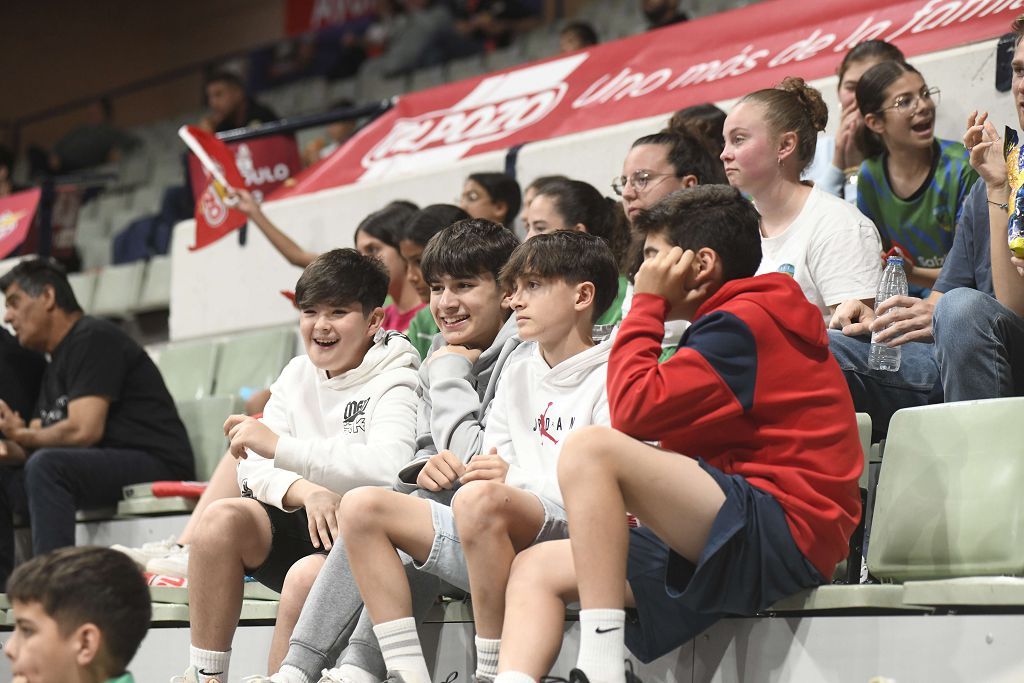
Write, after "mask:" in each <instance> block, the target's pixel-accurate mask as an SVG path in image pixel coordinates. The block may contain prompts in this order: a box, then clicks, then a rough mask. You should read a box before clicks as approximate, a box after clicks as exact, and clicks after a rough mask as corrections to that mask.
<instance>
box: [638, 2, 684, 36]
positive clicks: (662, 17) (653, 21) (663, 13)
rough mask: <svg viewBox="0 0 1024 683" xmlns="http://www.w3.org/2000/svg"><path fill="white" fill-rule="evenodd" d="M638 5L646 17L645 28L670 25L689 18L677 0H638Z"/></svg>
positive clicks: (651, 28)
mask: <svg viewBox="0 0 1024 683" xmlns="http://www.w3.org/2000/svg"><path fill="white" fill-rule="evenodd" d="M640 7H641V9H643V12H644V16H645V17H647V30H648V31H652V30H654V29H656V28H662V27H664V26H671V25H672V24H678V23H681V22H684V21H687V20H689V18H690V17H689V16H688V15H687V14H686V12H684V11H682V10H681V9H679V0H640Z"/></svg>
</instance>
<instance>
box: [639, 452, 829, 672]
mask: <svg viewBox="0 0 1024 683" xmlns="http://www.w3.org/2000/svg"><path fill="white" fill-rule="evenodd" d="M698 463H699V464H700V466H701V468H702V469H703V470H704V471H705V472H707V473H708V474H710V475H711V476H712V477H713V478H714V480H715V481H716V482H717V483H718V485H719V486H720V487H722V491H724V492H725V503H723V505H722V509H721V510H719V512H718V515H717V516H716V517H715V521H714V523H713V524H712V526H711V534H710V536H709V537H708V543H707V545H706V546H705V547H704V550H703V552H702V553H701V556H700V560H699V561H698V562H697V564H696V565H694V564H693V563H692V562H690V561H688V560H687V559H685V558H684V557H682V556H680V555H678V554H677V553H675V552H674V551H673V550H672V549H671V548H669V547H668V546H667V545H666V544H665V543H664V542H663V541H662V540H661V539H659V538H658V537H657V536H655V535H654V533H653V532H651V530H650V529H647V528H640V529H633V530H631V531H630V537H629V559H628V566H627V570H626V572H627V574H626V577H627V580H628V581H629V586H630V588H631V589H632V591H633V597H634V598H635V599H636V619H631V620H629V621H628V622H627V625H626V645H627V646H628V647H629V649H630V651H631V652H632V653H633V654H634V655H635V656H636V657H637V658H638V659H640V660H641V661H643V662H650V661H653V660H655V659H657V658H658V657H660V656H662V655H664V654H666V653H668V652H671V651H672V650H674V649H676V648H677V647H679V646H680V645H682V644H683V643H685V642H687V641H689V640H691V639H693V638H694V637H696V636H697V635H699V634H700V633H701V632H702V631H704V630H705V629H706V628H708V627H709V626H711V625H712V624H713V623H715V622H716V621H718V620H719V619H721V618H722V617H724V616H728V615H738V616H750V615H753V614H756V613H757V612H759V611H761V610H763V609H765V608H766V607H768V606H769V605H771V604H772V603H774V602H776V601H778V600H781V599H782V598H784V597H786V596H788V595H792V594H793V593H796V592H798V591H800V590H803V589H805V588H811V587H814V586H819V585H821V584H823V583H825V579H824V578H822V576H821V574H820V573H819V572H818V570H817V569H815V568H814V565H812V564H811V563H810V562H809V561H808V560H807V559H806V558H805V557H804V555H803V553H802V552H800V549H799V548H798V547H797V545H796V543H795V542H794V541H793V536H792V534H790V531H789V525H788V524H787V523H786V515H785V513H784V512H783V511H782V507H781V506H780V505H779V503H778V502H777V501H776V500H775V498H774V496H772V495H771V494H769V493H766V492H765V491H762V490H761V489H759V488H757V487H755V486H751V485H750V484H749V483H748V482H747V480H746V479H744V478H743V477H741V476H740V475H738V474H725V473H724V472H722V471H721V470H718V469H716V468H714V467H712V466H711V465H708V464H707V463H706V462H704V461H703V460H698Z"/></svg>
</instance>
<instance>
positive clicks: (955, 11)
mask: <svg viewBox="0 0 1024 683" xmlns="http://www.w3.org/2000/svg"><path fill="white" fill-rule="evenodd" d="M1021 6H1024V0H952V1H950V0H929V2H928V4H926V5H925V6H924V7H922V8H921V9H919V10H917V11H916V12H914V16H913V17H911V19H910V21H908V22H907V23H906V24H905V25H904V26H902V27H901V28H899V29H898V30H897V31H896V32H895V33H892V34H890V35H889V36H887V37H886V40H888V41H891V40H893V39H895V38H898V37H899V36H901V35H903V34H904V33H906V32H907V31H910V32H911V33H923V32H924V31H931V30H932V29H936V28H940V27H942V26H949V25H950V24H952V23H953V22H954V21H959V22H961V23H962V22H965V21H968V20H969V19H972V18H974V17H975V16H981V17H985V16H988V15H990V14H995V13H997V12H1005V11H1006V10H1010V9H1020V8H1021Z"/></svg>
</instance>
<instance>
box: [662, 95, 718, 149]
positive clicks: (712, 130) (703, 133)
mask: <svg viewBox="0 0 1024 683" xmlns="http://www.w3.org/2000/svg"><path fill="white" fill-rule="evenodd" d="M666 130H667V131H668V132H670V133H671V132H676V131H682V132H683V133H690V134H692V135H696V136H698V137H701V138H703V139H704V140H706V141H707V143H708V144H709V145H711V146H712V147H713V148H714V151H716V152H718V154H719V155H721V154H722V150H723V149H725V134H724V133H723V131H724V130H725V112H724V111H722V110H721V109H719V108H718V107H716V106H715V105H713V104H711V103H710V102H705V103H704V104H695V105H693V106H692V107H685V108H684V109H680V110H679V111H677V112H676V113H675V114H673V115H672V118H671V119H669V120H668V128H667V129H666Z"/></svg>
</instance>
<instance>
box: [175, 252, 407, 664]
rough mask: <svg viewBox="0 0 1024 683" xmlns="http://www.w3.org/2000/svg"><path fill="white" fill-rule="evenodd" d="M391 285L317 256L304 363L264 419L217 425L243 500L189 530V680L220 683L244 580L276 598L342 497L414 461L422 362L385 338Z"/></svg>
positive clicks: (322, 539)
mask: <svg viewBox="0 0 1024 683" xmlns="http://www.w3.org/2000/svg"><path fill="white" fill-rule="evenodd" d="M387 289H388V277H387V274H386V273H385V272H384V271H383V269H382V267H381V265H380V263H379V262H378V261H376V260H375V259H372V258H370V257H366V256H362V255H360V254H359V253H358V252H356V251H355V250H353V249H335V250H333V251H329V252H327V253H325V254H321V255H320V256H318V257H317V258H316V259H315V260H314V261H313V262H312V263H311V264H310V265H309V266H307V267H306V269H305V270H304V271H303V273H302V276H301V277H300V278H299V281H298V283H297V284H296V287H295V295H296V304H297V306H298V307H299V309H300V311H301V317H300V322H299V331H300V333H301V336H302V339H303V342H304V344H305V347H306V355H303V356H299V357H297V358H295V359H293V360H292V361H291V362H290V363H289V364H288V365H287V367H285V369H284V370H283V371H282V373H281V376H280V377H279V378H278V379H277V381H276V382H275V383H274V385H273V386H272V387H271V389H272V394H271V399H270V402H269V403H268V404H267V407H266V410H265V411H264V414H263V418H262V420H256V419H253V418H251V417H247V416H242V415H235V416H232V417H230V418H228V420H227V422H226V423H225V425H224V428H225V432H226V433H227V434H228V437H229V439H230V441H231V447H230V450H231V453H232V454H233V455H234V456H235V457H238V458H240V459H241V462H240V464H239V467H238V479H239V487H240V489H241V490H242V492H243V497H242V498H238V499H225V500H220V501H217V502H215V503H213V504H212V505H211V506H210V507H209V509H208V510H207V511H206V513H205V514H204V515H203V518H202V520H201V521H200V523H199V525H198V527H197V529H196V532H195V537H194V540H193V543H192V549H191V552H190V555H189V578H190V581H189V601H190V607H191V609H190V617H191V627H192V648H191V650H190V667H189V671H188V672H187V673H186V674H185V677H184V680H185V681H199V683H204V682H205V681H219V682H221V683H223V681H226V680H227V670H228V662H229V659H230V650H229V647H230V645H231V640H232V636H233V633H234V629H235V626H236V624H237V622H238V615H239V612H240V610H241V605H242V579H243V577H244V576H245V575H250V576H253V577H254V578H256V579H257V580H259V581H260V582H262V583H264V584H265V585H267V586H269V587H270V588H273V589H275V590H278V591H280V590H281V589H282V586H283V584H284V579H285V576H286V574H287V573H288V571H289V569H290V568H292V567H293V566H294V565H296V564H297V563H299V562H300V561H303V562H317V563H319V562H322V558H321V557H313V556H316V555H322V554H325V553H326V551H327V550H329V549H330V547H331V545H332V543H333V542H334V541H335V540H336V539H337V538H338V516H337V507H338V502H339V501H340V494H342V493H344V492H345V491H347V490H349V489H351V488H354V487H357V486H368V485H369V486H381V485H386V484H390V483H391V482H393V481H394V478H395V475H396V474H397V472H398V470H399V469H401V467H402V466H403V465H405V464H406V463H407V462H408V461H409V460H410V459H411V458H412V456H413V453H414V452H415V431H416V403H417V401H416V398H417V387H418V381H417V375H416V369H417V367H418V365H419V356H418V354H417V353H416V351H415V349H413V348H412V346H411V345H410V344H409V342H408V340H406V338H405V337H404V336H402V335H400V334H397V333H386V332H383V331H381V330H380V326H381V320H382V318H383V309H382V308H381V306H382V304H383V302H384V297H385V295H386V294H387Z"/></svg>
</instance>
